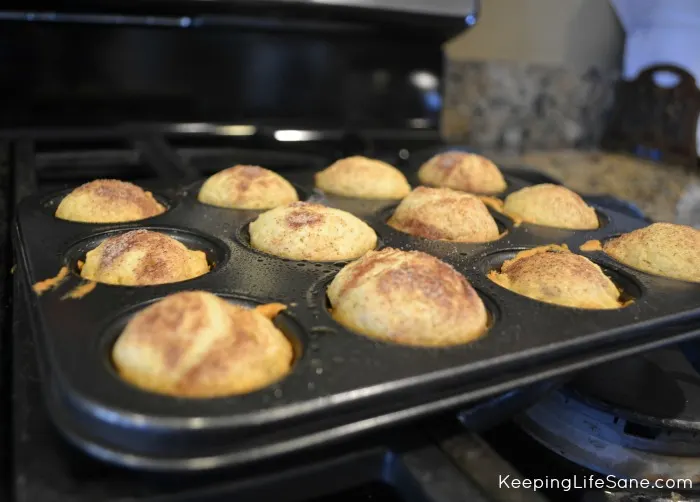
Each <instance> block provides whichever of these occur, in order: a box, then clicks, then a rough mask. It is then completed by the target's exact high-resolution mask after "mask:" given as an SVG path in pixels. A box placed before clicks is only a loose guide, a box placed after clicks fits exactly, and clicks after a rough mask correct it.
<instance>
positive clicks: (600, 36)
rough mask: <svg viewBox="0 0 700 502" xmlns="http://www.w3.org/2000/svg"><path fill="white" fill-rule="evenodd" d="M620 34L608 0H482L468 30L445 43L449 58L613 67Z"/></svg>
mask: <svg viewBox="0 0 700 502" xmlns="http://www.w3.org/2000/svg"><path fill="white" fill-rule="evenodd" d="M623 45H624V32H623V29H622V26H621V25H620V23H619V21H618V19H617V16H616V14H615V11H614V9H613V8H612V6H611V5H610V3H609V2H608V0H482V8H481V14H480V16H479V20H478V22H477V24H476V26H474V27H473V28H472V29H471V30H469V31H468V32H465V33H463V34H462V35H460V36H458V37H456V38H454V39H453V40H451V41H450V42H448V43H447V44H446V45H445V51H446V54H447V57H448V58H449V59H452V60H473V61H484V60H501V61H517V62H529V63H535V64H542V65H552V66H557V67H567V68H571V69H573V70H576V71H585V70H587V69H588V68H590V67H591V66H596V67H598V68H600V69H604V70H607V69H619V67H620V63H621V56H622V50H623Z"/></svg>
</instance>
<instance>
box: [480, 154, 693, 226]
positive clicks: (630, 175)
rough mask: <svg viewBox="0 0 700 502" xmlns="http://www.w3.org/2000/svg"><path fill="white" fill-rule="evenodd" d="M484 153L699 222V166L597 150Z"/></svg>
mask: <svg viewBox="0 0 700 502" xmlns="http://www.w3.org/2000/svg"><path fill="white" fill-rule="evenodd" d="M484 154H485V155H487V156H488V157H490V158H492V159H493V160H494V161H496V162H497V163H499V164H501V165H503V166H508V167H517V166H518V165H521V166H527V167H532V168H534V169H536V170H538V171H540V172H542V173H544V174H547V175H549V176H551V177H553V178H555V179H557V180H559V181H560V182H561V183H563V184H564V185H566V186H567V187H569V188H571V189H572V190H575V191H577V192H579V193H581V194H584V195H611V196H614V197H618V198H620V199H624V200H627V201H629V202H632V203H634V204H636V205H637V206H638V207H639V208H640V209H641V210H642V211H644V212H645V214H647V216H649V217H650V218H651V219H653V220H655V221H670V222H677V223H684V224H692V225H694V226H696V227H700V169H697V170H695V171H693V170H691V169H689V168H687V167H682V166H677V165H668V164H661V163H657V162H651V161H646V160H643V159H640V158H637V157H634V156H632V155H624V154H614V153H605V152H599V151H577V150H555V151H546V152H544V151H533V152H526V153H522V154H506V153H502V152H498V153H489V152H484Z"/></svg>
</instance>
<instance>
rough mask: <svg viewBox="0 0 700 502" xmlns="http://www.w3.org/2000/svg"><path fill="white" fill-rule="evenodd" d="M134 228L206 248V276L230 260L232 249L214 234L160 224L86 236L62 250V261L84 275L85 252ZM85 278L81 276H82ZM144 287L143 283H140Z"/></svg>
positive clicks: (72, 271) (188, 245)
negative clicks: (82, 265)
mask: <svg viewBox="0 0 700 502" xmlns="http://www.w3.org/2000/svg"><path fill="white" fill-rule="evenodd" d="M133 230H148V231H151V232H158V233H161V234H165V235H167V236H168V237H172V238H173V239H175V240H177V241H179V242H181V243H182V244H184V245H185V246H186V247H187V248H188V249H190V250H192V251H203V252H204V253H205V254H206V255H207V262H208V263H209V272H208V273H206V274H204V276H207V275H209V274H211V273H212V272H214V271H215V270H218V269H220V268H221V267H223V266H224V265H226V263H228V261H229V257H230V251H229V248H228V246H227V245H226V243H224V242H223V241H221V240H219V239H217V238H215V237H212V236H208V235H206V234H204V233H202V232H196V231H194V230H188V229H181V228H175V227H164V226H163V227H161V226H147V227H133V228H123V227H121V228H119V229H116V230H108V231H105V232H99V233H96V234H92V235H89V236H88V237H85V238H83V239H80V240H78V241H76V242H74V243H73V244H71V245H70V246H69V247H68V249H67V250H66V251H65V252H64V253H63V263H64V264H65V266H66V267H68V270H69V271H70V272H71V273H72V274H73V275H76V276H78V277H81V275H80V268H81V267H80V262H83V263H84V262H85V255H86V254H87V253H88V251H91V250H93V249H95V248H96V247H97V246H99V245H100V244H101V243H102V242H103V241H105V240H106V239H108V238H110V237H115V236H117V235H121V234H124V233H126V232H131V231H133ZM204 276H198V277H193V278H192V279H187V280H185V281H179V282H177V283H169V284H180V283H183V282H189V281H191V280H194V279H198V278H200V277H204ZM81 278H82V277H81ZM114 286H117V285H114ZM118 287H124V288H129V287H136V286H118ZM139 287H141V286H139Z"/></svg>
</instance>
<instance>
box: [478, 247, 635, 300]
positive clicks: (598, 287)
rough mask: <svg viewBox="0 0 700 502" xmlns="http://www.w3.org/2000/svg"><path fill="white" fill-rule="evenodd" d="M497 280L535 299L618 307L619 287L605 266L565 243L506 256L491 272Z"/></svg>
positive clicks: (514, 290) (494, 280)
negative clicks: (570, 248) (606, 272)
mask: <svg viewBox="0 0 700 502" xmlns="http://www.w3.org/2000/svg"><path fill="white" fill-rule="evenodd" d="M488 277H489V279H491V280H492V281H493V282H495V283H496V284H498V285H500V286H502V287H504V288H506V289H509V290H511V291H513V292H514V293H518V294H520V295H523V296H527V297H528V298H532V299H533V300H539V301H541V302H545V303H553V304H556V305H563V306H565V307H576V308H582V309H617V308H620V307H621V306H622V305H623V303H622V301H621V299H620V291H619V290H618V289H617V287H616V286H615V284H614V283H613V282H612V281H611V280H610V279H609V278H608V277H607V276H606V275H605V274H604V273H603V271H602V269H601V268H600V267H599V266H598V265H596V264H595V263H593V262H592V261H590V260H589V259H588V258H585V257H583V256H581V255H577V254H574V253H572V252H571V251H569V250H568V249H567V248H566V247H565V246H542V247H538V248H534V249H528V250H526V251H522V252H520V253H518V254H517V255H516V256H515V257H514V258H513V259H512V260H506V261H505V262H504V263H503V265H501V270H500V271H496V270H492V271H491V272H489V274H488Z"/></svg>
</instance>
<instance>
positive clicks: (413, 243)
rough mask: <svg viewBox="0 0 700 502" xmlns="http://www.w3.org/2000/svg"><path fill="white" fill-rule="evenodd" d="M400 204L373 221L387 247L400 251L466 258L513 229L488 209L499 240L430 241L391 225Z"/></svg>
mask: <svg viewBox="0 0 700 502" xmlns="http://www.w3.org/2000/svg"><path fill="white" fill-rule="evenodd" d="M397 206H398V203H394V204H392V205H391V206H389V207H385V208H384V209H382V210H380V211H379V212H378V213H377V214H376V215H375V217H374V218H373V220H372V221H374V227H375V228H377V227H378V228H381V232H382V233H384V235H385V236H386V240H385V247H397V248H400V249H406V250H408V249H415V250H417V251H425V252H426V253H430V254H436V256H444V255H449V254H453V253H454V252H455V251H456V252H458V253H461V254H462V255H464V256H471V255H474V254H477V253H478V252H479V251H481V250H483V249H485V248H488V247H489V246H493V245H495V243H497V242H498V241H500V240H502V239H504V238H505V237H507V236H508V235H509V234H510V232H511V231H512V229H513V222H512V221H511V220H510V218H508V217H507V216H505V215H503V214H501V213H499V212H498V211H496V210H494V209H492V208H490V207H487V209H488V211H489V213H490V214H491V216H492V217H493V219H494V221H495V222H496V226H497V227H498V234H499V235H498V238H496V239H494V240H491V241H486V242H455V241H448V240H440V239H428V238H426V237H420V236H417V235H413V234H409V233H407V232H403V231H401V230H399V229H397V228H394V227H393V226H391V225H389V220H390V219H391V217H392V216H393V214H394V211H395V210H396V207H397Z"/></svg>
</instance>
